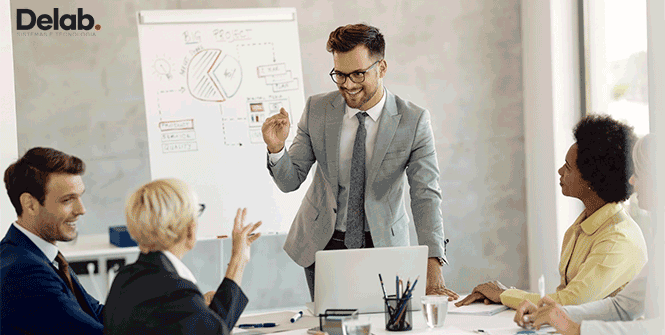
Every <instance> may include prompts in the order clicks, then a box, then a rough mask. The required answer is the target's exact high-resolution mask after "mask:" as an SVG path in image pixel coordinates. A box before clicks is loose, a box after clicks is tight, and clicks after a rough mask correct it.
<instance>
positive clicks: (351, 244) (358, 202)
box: [344, 112, 367, 249]
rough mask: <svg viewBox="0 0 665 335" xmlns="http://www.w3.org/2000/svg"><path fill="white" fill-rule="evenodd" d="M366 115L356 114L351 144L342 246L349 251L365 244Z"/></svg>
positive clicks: (362, 113)
mask: <svg viewBox="0 0 665 335" xmlns="http://www.w3.org/2000/svg"><path fill="white" fill-rule="evenodd" d="M366 116H367V113H365V112H358V113H356V117H357V118H358V131H357V132H356V141H355V142H354V143H353V156H352V158H351V182H350V187H349V201H348V205H347V211H346V234H345V235H344V245H345V246H346V247H347V248H349V249H356V248H362V247H363V246H364V244H365V138H366V137H367V131H366V130H365V117H366Z"/></svg>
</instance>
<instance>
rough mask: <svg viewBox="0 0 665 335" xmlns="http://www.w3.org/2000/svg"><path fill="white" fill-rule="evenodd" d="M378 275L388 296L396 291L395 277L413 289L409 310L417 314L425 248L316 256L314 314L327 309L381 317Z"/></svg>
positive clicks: (422, 287) (424, 273)
mask: <svg viewBox="0 0 665 335" xmlns="http://www.w3.org/2000/svg"><path fill="white" fill-rule="evenodd" d="M379 274H381V276H382V277H383V284H384V288H385V291H386V294H387V295H394V294H395V291H396V281H395V279H396V276H399V278H400V279H402V281H403V287H402V291H403V289H404V287H406V284H407V281H410V283H411V285H413V283H414V281H415V280H416V278H418V277H419V279H418V283H417V284H416V287H415V288H414V290H413V293H412V298H411V308H412V309H413V310H420V309H421V307H422V306H421V304H420V297H421V296H423V295H424V294H425V284H426V282H427V246H411V247H389V248H369V249H351V250H326V251H318V252H317V253H316V268H315V279H314V311H313V312H314V314H315V315H318V314H322V313H324V312H325V310H326V309H332V308H336V309H358V311H359V312H360V313H383V312H384V301H383V290H382V289H381V282H380V281H379Z"/></svg>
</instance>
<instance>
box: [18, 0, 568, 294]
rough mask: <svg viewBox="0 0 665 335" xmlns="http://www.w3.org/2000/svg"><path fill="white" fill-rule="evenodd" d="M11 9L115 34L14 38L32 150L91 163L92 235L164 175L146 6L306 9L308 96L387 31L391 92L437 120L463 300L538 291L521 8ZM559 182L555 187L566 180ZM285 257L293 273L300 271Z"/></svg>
mask: <svg viewBox="0 0 665 335" xmlns="http://www.w3.org/2000/svg"><path fill="white" fill-rule="evenodd" d="M11 4H12V11H15V10H16V8H17V7H19V6H20V7H21V8H30V9H32V10H34V11H35V12H36V13H48V12H52V10H53V7H56V6H57V7H59V8H61V9H60V12H61V13H65V12H73V11H75V10H72V9H75V8H77V7H81V8H83V10H84V12H85V13H89V14H92V15H93V16H94V17H95V20H96V23H98V24H100V25H101V26H102V28H101V30H100V31H99V32H97V33H96V36H89V37H84V36H78V37H72V36H55V35H53V36H45V37H40V36H16V35H14V41H13V46H14V53H15V62H16V64H15V70H16V89H17V112H18V114H17V115H18V119H17V125H18V138H19V140H18V142H19V147H20V149H21V150H22V151H24V150H26V149H28V148H30V147H33V146H36V145H45V146H53V147H56V148H58V149H60V150H62V151H64V152H67V153H71V154H75V155H77V156H79V157H81V158H82V159H84V161H85V162H86V164H87V167H88V168H87V172H86V174H85V175H84V182H85V183H86V188H87V191H86V195H85V196H84V201H85V202H86V205H87V214H86V215H85V217H84V222H83V225H82V226H81V227H80V229H81V233H82V234H99V233H105V232H106V231H107V229H108V228H107V227H108V226H109V225H116V224H122V223H123V222H124V218H123V215H122V207H123V202H124V199H125V197H126V196H127V194H128V193H129V192H131V191H132V190H133V189H134V188H135V187H137V186H138V185H140V184H142V183H144V182H146V181H147V180H148V179H149V178H150V176H149V166H148V159H147V153H148V152H147V147H146V144H147V136H146V123H145V116H144V104H143V90H142V83H141V73H140V63H139V50H138V36H137V28H136V19H135V13H136V11H137V10H141V9H178V8H182V9H186V8H229V7H282V6H283V7H296V9H297V13H298V23H299V35H300V41H301V45H300V46H301V48H300V49H301V53H302V61H303V73H304V78H303V85H304V90H305V95H307V96H309V95H312V94H316V93H320V92H325V91H330V90H334V89H335V85H334V83H333V82H332V81H331V80H330V78H329V76H328V75H327V74H328V72H329V71H330V69H331V68H332V57H331V55H330V54H329V53H328V52H326V50H325V44H326V40H327V38H328V34H329V33H330V31H332V30H333V29H335V28H336V27H338V26H340V25H344V24H348V23H357V22H366V23H369V24H372V25H376V26H378V27H379V28H380V29H381V30H382V31H383V33H384V35H385V36H386V42H387V47H386V60H387V62H388V73H387V76H386V79H385V84H386V86H387V88H388V89H390V90H391V91H392V92H393V93H395V94H398V95H400V96H401V97H403V98H406V99H409V100H412V101H413V102H415V103H417V104H419V105H422V106H424V107H426V108H428V109H429V110H430V111H431V114H432V126H433V128H434V133H435V136H436V148H437V152H438V161H439V166H440V169H441V179H440V181H441V187H442V190H443V195H444V201H443V204H442V211H443V213H444V227H445V231H446V237H447V238H449V239H450V244H449V245H448V256H449V259H450V265H449V266H446V267H444V275H445V276H446V281H447V284H448V285H449V286H450V287H451V288H453V289H455V290H457V291H459V292H468V291H470V290H471V289H472V288H473V287H474V286H475V285H477V284H479V283H482V282H485V281H487V280H492V279H499V280H501V281H502V282H504V283H505V284H507V285H515V286H518V287H523V288H526V287H528V278H529V273H528V269H527V239H526V238H525V236H526V234H527V227H526V214H525V213H526V210H525V207H526V199H525V177H524V160H525V149H524V131H525V130H524V115H523V105H522V88H523V85H522V62H521V60H522V42H521V34H520V1H519V0H508V1H494V0H470V1H463V2H447V3H446V6H444V7H442V6H441V3H440V2H437V1H429V2H426V1H411V0H387V1H386V0H375V1H360V2H355V1H344V2H340V1H334V0H316V1H313V0H308V1H300V0H273V1H268V0H242V1H241V0H204V1H202V2H194V1H180V0H150V1H148V0H119V1H101V0H95V1H90V0H86V1H83V0H73V1H65V0H57V1H46V0H13V1H12V2H11ZM12 19H13V20H14V19H15V18H12ZM553 163H554V164H555V162H553ZM551 167H552V168H553V166H551ZM266 173H267V171H266ZM550 180H551V182H552V183H555V179H554V177H553V176H552V177H551V178H550ZM248 184H249V185H251V182H250V181H248ZM229 192H233V190H229ZM247 206H248V207H249V210H259V209H253V208H252V204H247ZM267 219H269V218H266V219H264V220H267ZM259 241H262V242H261V243H265V244H263V245H257V247H256V248H255V249H256V250H257V251H259V250H260V251H261V252H263V251H265V252H268V251H270V252H272V251H275V252H282V251H281V242H280V239H279V238H271V239H268V238H266V239H263V238H262V239H261V240H259ZM274 243H276V244H274ZM268 244H269V245H268ZM281 256H283V255H280V256H279V257H277V258H275V259H283V258H282V257H281ZM253 257H254V258H253V261H252V263H254V264H257V265H258V264H265V262H268V261H270V260H271V259H272V258H274V255H272V254H259V253H258V252H257V254H255V255H253ZM285 262H289V263H280V264H279V267H280V268H288V267H289V266H291V265H293V263H292V262H290V261H288V260H286V261H285ZM250 273H251V274H252V275H251V276H249V274H250ZM277 275H278V274H274V273H272V274H270V273H265V272H262V271H261V268H260V267H257V268H256V269H255V270H248V275H246V276H245V277H244V280H245V281H247V282H249V281H252V282H259V283H262V285H261V288H262V289H266V290H267V291H269V290H270V289H273V291H275V292H280V291H284V288H283V287H276V286H273V285H275V284H273V283H276V282H277V281H276V280H274V279H273V278H275V277H274V276H277ZM279 275H280V276H286V275H288V276H292V278H291V279H292V280H291V279H290V280H291V282H294V283H296V284H295V285H296V286H298V285H300V287H299V288H300V291H293V292H292V293H289V294H291V296H292V297H293V295H294V294H295V295H297V296H296V298H298V299H305V298H306V297H307V296H308V294H307V290H306V288H305V287H303V285H301V284H300V282H301V281H302V279H303V278H304V275H303V272H302V269H300V268H297V267H295V268H289V271H284V272H280V273H279ZM282 282H284V283H286V282H288V280H284V281H282ZM252 284H253V283H252ZM261 294H262V293H261V292H259V291H258V289H257V291H251V292H249V294H248V295H249V296H250V299H251V300H252V301H257V298H256V297H258V296H262V295H261ZM266 299H267V298H266ZM271 299H272V298H271ZM270 301H275V302H273V303H274V304H279V303H286V302H287V299H286V298H285V299H283V300H281V301H280V300H278V299H275V300H270ZM289 301H293V300H289Z"/></svg>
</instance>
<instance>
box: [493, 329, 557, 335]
mask: <svg viewBox="0 0 665 335" xmlns="http://www.w3.org/2000/svg"><path fill="white" fill-rule="evenodd" d="M483 334H486V335H546V334H556V330H555V329H554V328H552V327H546V328H541V329H540V330H536V329H533V330H526V329H524V328H520V327H511V328H496V329H483Z"/></svg>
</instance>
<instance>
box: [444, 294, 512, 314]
mask: <svg viewBox="0 0 665 335" xmlns="http://www.w3.org/2000/svg"><path fill="white" fill-rule="evenodd" d="M464 298H466V296H464V297H461V296H460V298H459V300H458V301H461V300H462V299H464ZM507 309H508V307H507V306H504V305H499V304H491V305H485V304H484V303H482V302H474V303H472V304H471V305H467V306H462V307H457V306H455V303H453V302H451V303H449V304H448V313H450V314H470V315H486V316H492V315H494V314H497V313H500V312H503V311H505V310H507Z"/></svg>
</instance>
